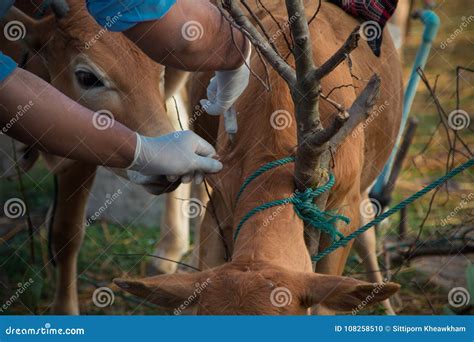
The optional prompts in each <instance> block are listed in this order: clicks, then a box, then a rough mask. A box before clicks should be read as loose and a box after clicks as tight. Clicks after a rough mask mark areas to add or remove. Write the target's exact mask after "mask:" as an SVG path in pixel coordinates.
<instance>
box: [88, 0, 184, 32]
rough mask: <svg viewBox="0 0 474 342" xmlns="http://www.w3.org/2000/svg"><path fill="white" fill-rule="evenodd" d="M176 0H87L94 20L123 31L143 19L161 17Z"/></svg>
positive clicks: (114, 29) (149, 19) (148, 19)
mask: <svg viewBox="0 0 474 342" xmlns="http://www.w3.org/2000/svg"><path fill="white" fill-rule="evenodd" d="M175 3H176V0H122V1H110V0H87V1H86V4H87V9H88V10H89V13H90V14H91V15H92V16H93V17H94V18H95V20H96V21H97V22H98V23H99V24H100V25H101V26H103V27H105V28H106V29H108V30H110V31H114V32H121V31H125V30H127V29H129V28H131V27H133V26H135V25H136V24H138V23H140V22H143V21H151V20H158V19H161V18H162V17H163V16H164V15H165V14H166V13H167V12H168V11H169V9H170V8H171V7H172V6H173V5H174V4H175Z"/></svg>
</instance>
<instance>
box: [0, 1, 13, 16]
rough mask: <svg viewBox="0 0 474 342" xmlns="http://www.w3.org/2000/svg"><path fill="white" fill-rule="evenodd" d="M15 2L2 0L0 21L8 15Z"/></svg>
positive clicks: (0, 3) (0, 2)
mask: <svg viewBox="0 0 474 342" xmlns="http://www.w3.org/2000/svg"><path fill="white" fill-rule="evenodd" d="M14 2H15V0H2V1H0V19H2V18H3V17H4V16H5V14H7V12H8V10H9V9H10V7H12V6H13V3H14Z"/></svg>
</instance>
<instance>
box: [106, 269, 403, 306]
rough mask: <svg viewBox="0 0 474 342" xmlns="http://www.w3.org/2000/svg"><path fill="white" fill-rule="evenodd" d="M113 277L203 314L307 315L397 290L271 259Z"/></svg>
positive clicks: (154, 298) (161, 301) (150, 297)
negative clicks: (294, 268) (301, 269)
mask: <svg viewBox="0 0 474 342" xmlns="http://www.w3.org/2000/svg"><path fill="white" fill-rule="evenodd" d="M114 282H115V283H116V284H117V285H118V286H119V287H120V288H122V289H124V290H125V291H128V292H130V293H133V294H135V295H137V296H139V297H142V298H144V299H145V300H147V301H149V302H152V303H155V304H157V305H159V306H162V307H165V308H169V309H173V310H174V313H175V314H180V313H181V312H182V311H183V310H184V309H186V308H190V307H195V308H197V313H198V314H202V315H236V314H243V315H304V314H307V313H308V309H309V308H310V307H312V306H314V305H317V304H322V305H324V306H325V307H327V308H329V309H331V310H336V311H350V310H354V309H357V308H359V309H360V308H362V307H365V306H367V305H370V304H373V303H376V302H380V301H382V300H384V299H386V298H388V297H390V296H391V295H393V294H394V293H395V292H396V291H397V290H398V289H399V285H398V284H395V283H390V282H388V283H381V284H370V283H366V282H363V281H360V280H356V279H353V278H348V277H339V276H329V275H322V274H317V273H311V272H297V271H291V270H288V269H284V268H281V267H278V266H274V265H273V266H272V265H270V264H261V265H255V266H253V267H249V266H244V265H242V266H238V265H234V264H233V263H230V264H227V265H224V266H220V267H217V268H214V269H211V270H208V271H204V272H197V273H179V274H172V275H161V276H156V277H151V278H145V279H139V280H126V279H116V280H114Z"/></svg>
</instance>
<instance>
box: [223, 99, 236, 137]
mask: <svg viewBox="0 0 474 342" xmlns="http://www.w3.org/2000/svg"><path fill="white" fill-rule="evenodd" d="M224 127H225V131H226V132H227V133H228V134H236V133H237V111H236V110H235V107H234V106H232V107H230V108H229V110H227V111H226V112H225V113H224Z"/></svg>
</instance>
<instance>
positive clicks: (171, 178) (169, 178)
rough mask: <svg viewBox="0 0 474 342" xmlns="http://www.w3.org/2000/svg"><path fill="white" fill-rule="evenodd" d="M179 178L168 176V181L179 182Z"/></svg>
mask: <svg viewBox="0 0 474 342" xmlns="http://www.w3.org/2000/svg"><path fill="white" fill-rule="evenodd" d="M178 178H179V176H166V179H167V180H168V182H171V183H173V182H176V181H177V180H178Z"/></svg>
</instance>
